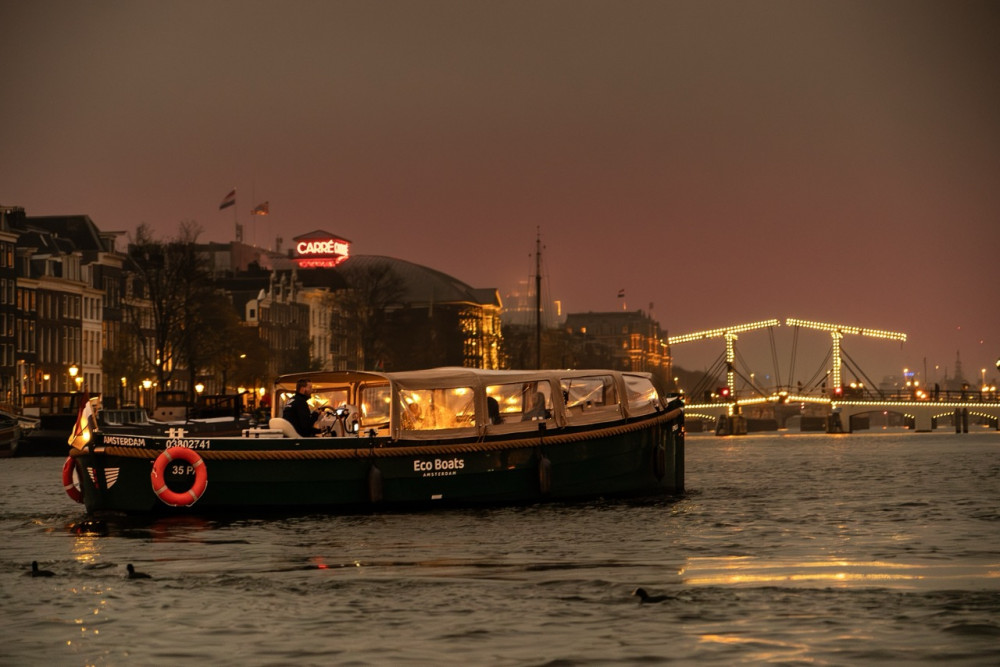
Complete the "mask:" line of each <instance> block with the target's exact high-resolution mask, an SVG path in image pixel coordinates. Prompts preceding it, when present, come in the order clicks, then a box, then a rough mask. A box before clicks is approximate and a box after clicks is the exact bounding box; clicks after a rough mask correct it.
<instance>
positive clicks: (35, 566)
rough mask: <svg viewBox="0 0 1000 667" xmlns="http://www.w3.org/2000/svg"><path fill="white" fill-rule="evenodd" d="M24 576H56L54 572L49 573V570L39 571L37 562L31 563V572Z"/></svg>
mask: <svg viewBox="0 0 1000 667" xmlns="http://www.w3.org/2000/svg"><path fill="white" fill-rule="evenodd" d="M24 574H26V575H27V576H29V577H54V576H56V573H55V572H50V571H49V570H39V569H38V561H37V560H33V561H31V572H25V573H24Z"/></svg>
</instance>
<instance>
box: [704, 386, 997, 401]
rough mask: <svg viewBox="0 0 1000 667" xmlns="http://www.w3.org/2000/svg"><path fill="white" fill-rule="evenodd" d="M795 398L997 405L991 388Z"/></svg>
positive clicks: (744, 396)
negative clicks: (985, 389) (984, 389)
mask: <svg viewBox="0 0 1000 667" xmlns="http://www.w3.org/2000/svg"><path fill="white" fill-rule="evenodd" d="M795 395H799V396H809V397H811V398H813V399H823V398H826V399H831V400H839V401H886V402H893V403H897V402H914V403H1000V392H998V391H996V390H993V389H992V388H991V389H990V390H987V391H983V390H981V389H964V390H960V389H951V390H948V389H939V390H937V391H935V390H933V389H932V390H930V391H927V392H925V391H923V390H919V389H895V390H891V391H889V390H882V391H872V390H868V389H865V390H858V389H850V388H847V387H845V388H844V392H843V394H841V395H839V396H835V395H833V394H831V393H830V392H808V393H807V392H803V393H802V394H798V393H797V392H795ZM699 398H703V400H697V401H692V399H693V397H691V398H689V399H688V400H689V402H695V403H699V404H704V403H719V404H727V403H732V402H734V401H746V400H750V399H755V398H756V399H761V398H767V399H768V400H773V401H775V402H778V403H781V402H785V400H786V399H787V400H788V402H791V403H794V402H795V398H794V396H787V395H783V394H781V393H776V394H774V395H772V396H771V397H762V396H761V395H760V393H759V392H756V391H749V390H746V391H744V390H736V391H735V392H733V395H732V396H731V397H728V396H719V395H717V394H708V393H706V395H705V396H704V397H699Z"/></svg>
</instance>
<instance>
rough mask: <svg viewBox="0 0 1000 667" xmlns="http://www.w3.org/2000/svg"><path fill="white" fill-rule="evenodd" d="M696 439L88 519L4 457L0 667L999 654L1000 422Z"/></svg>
mask: <svg viewBox="0 0 1000 667" xmlns="http://www.w3.org/2000/svg"><path fill="white" fill-rule="evenodd" d="M687 453H688V456H687V471H688V493H687V495H686V496H685V497H683V498H680V499H661V500H654V501H650V502H632V503H606V502H600V501H598V502H592V503H587V504H583V505H562V506H556V505H553V506H535V507H520V508H496V509H484V510H460V511H449V512H441V513H437V514H371V515H356V516H321V515H306V516H278V517H258V518H253V517H251V518H231V519H225V520H223V519H217V518H213V519H205V518H198V517H174V518H167V519H159V520H155V521H148V520H114V519H109V520H107V521H105V522H91V523H87V521H86V519H87V517H85V516H84V515H83V514H82V513H81V511H80V510H79V506H77V505H74V504H73V503H72V502H71V501H70V500H69V499H68V498H66V497H65V495H64V494H63V493H62V489H61V485H60V484H59V471H60V467H61V465H62V461H61V460H57V459H13V460H6V461H0V488H4V489H5V490H6V491H7V492H6V493H5V494H3V495H0V530H2V531H3V535H4V536H5V539H3V540H2V542H0V564H2V566H3V569H2V570H0V609H2V610H3V611H0V622H2V623H3V626H4V628H5V640H4V641H3V642H0V664H4V665H7V664H12V665H17V664H37V663H38V662H40V661H43V660H44V661H45V662H50V663H53V664H56V665H59V664H73V665H76V664H121V663H135V664H152V663H165V662H170V663H175V662H181V661H192V660H204V661H210V662H211V663H212V664H233V665H236V664H240V665H243V664H248V663H249V664H261V663H264V664H288V663H296V664H344V663H356V664H376V663H377V664H384V663H399V662H412V663H417V664H423V663H434V664H441V663H454V664H468V663H475V664H481V663H491V664H544V663H548V662H565V663H570V664H575V663H580V664H588V663H589V664H608V663H616V664H621V663H629V662H661V661H665V660H670V659H674V660H678V661H680V662H681V663H682V664H684V663H692V662H697V663H699V664H702V663H707V664H712V663H716V664H724V665H729V664H733V663H738V662H744V663H746V662H780V663H785V664H788V663H805V662H809V663H815V664H867V663H871V662H877V663H879V664H893V663H895V664H900V665H902V664H921V663H923V664H931V663H939V662H944V663H947V664H966V665H980V664H981V665H992V664H996V663H997V662H998V661H1000V622H998V619H1000V539H998V538H1000V457H998V456H997V454H998V453H1000V435H998V434H997V433H995V432H993V433H977V434H969V435H962V436H957V435H955V434H947V435H945V434H909V433H907V434H898V435H885V434H873V435H860V434H854V435H850V436H838V437H827V436H822V435H807V436H788V435H781V436H773V435H772V436H764V435H754V436H748V437H745V438H715V437H714V436H707V435H706V436H695V437H691V438H689V440H688V452H687ZM36 559H37V560H38V561H39V563H40V565H41V566H42V567H43V568H47V569H50V570H52V571H54V572H56V575H57V576H55V577H52V578H49V579H33V578H30V577H24V576H23V572H24V571H25V570H26V568H27V566H28V565H29V564H30V562H31V561H32V560H36ZM130 562H132V563H135V564H136V567H137V568H138V569H140V570H143V571H146V572H149V573H150V574H152V575H153V579H151V580H144V581H130V580H127V579H126V578H125V565H126V564H127V563H130ZM637 586H642V587H645V588H646V589H648V590H649V591H650V592H652V593H656V594H662V595H663V596H664V598H665V599H664V600H663V601H662V602H658V603H655V604H640V603H639V602H638V599H637V598H636V597H633V596H632V595H631V593H632V591H633V590H634V589H635V588H636V587H637Z"/></svg>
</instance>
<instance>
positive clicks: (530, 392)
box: [521, 382, 548, 422]
mask: <svg viewBox="0 0 1000 667" xmlns="http://www.w3.org/2000/svg"><path fill="white" fill-rule="evenodd" d="M524 405H525V406H529V407H528V409H527V410H526V411H524V412H523V413H522V414H521V421H523V422H528V421H531V420H533V419H545V418H546V417H547V416H548V415H547V414H546V411H545V394H543V393H542V392H540V391H538V385H537V384H536V383H534V382H529V383H528V384H526V385H525V386H524Z"/></svg>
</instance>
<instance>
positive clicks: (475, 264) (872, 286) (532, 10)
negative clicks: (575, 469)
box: [0, 0, 1000, 383]
mask: <svg viewBox="0 0 1000 667" xmlns="http://www.w3.org/2000/svg"><path fill="white" fill-rule="evenodd" d="M0 26H2V27H3V39H2V40H0V87H2V90H3V92H4V103H3V107H2V111H0V118H2V122H0V147H2V150H3V159H2V160H0V204H3V205H6V206H23V207H24V208H25V209H26V211H27V213H28V215H60V214H86V215H89V216H90V217H91V218H92V219H93V220H94V222H95V223H96V224H97V225H98V226H99V227H100V228H101V229H103V230H121V231H126V232H129V233H133V232H134V230H135V228H136V226H137V225H139V224H141V223H147V224H149V225H151V226H152V227H153V228H155V229H156V230H157V231H158V233H160V234H161V235H162V236H163V237H169V236H172V235H174V234H175V233H176V231H177V227H178V223H179V222H181V221H184V220H194V221H196V222H197V223H199V224H200V225H201V227H202V228H203V229H204V233H203V235H202V237H201V238H202V240H205V241H230V240H233V238H234V209H233V208H229V209H226V210H223V211H220V210H219V204H220V203H221V201H222V199H223V197H224V196H225V195H226V193H227V192H229V190H231V189H232V188H234V187H235V188H236V189H237V206H236V207H235V213H236V215H238V216H239V221H240V222H241V223H243V224H244V225H245V228H246V232H245V239H246V240H247V241H249V242H256V243H257V244H258V245H262V246H273V244H274V237H276V236H281V237H283V238H284V239H285V242H286V245H287V243H288V241H289V240H290V239H291V238H292V237H294V236H297V235H299V234H303V233H306V232H310V231H313V230H316V229H323V230H327V231H330V232H333V233H335V234H338V235H340V236H343V237H345V238H347V239H349V240H350V241H352V242H353V247H352V251H353V252H354V253H355V254H376V255H388V256H392V257H397V258H401V259H405V260H408V261H411V262H415V263H418V264H422V265H425V266H428V267H431V268H434V269H437V270H439V271H443V272H445V273H448V274H450V275H452V276H454V277H456V278H458V279H460V280H462V281H464V282H466V283H469V284H470V285H472V286H474V287H496V288H498V289H499V290H500V292H501V294H504V293H507V292H509V291H511V290H513V289H514V288H515V287H516V285H517V283H518V281H523V280H526V279H527V278H528V276H529V274H531V273H532V270H533V269H532V259H531V254H532V253H533V252H534V245H535V235H536V229H540V230H541V237H542V242H543V244H544V246H545V251H544V267H545V275H544V277H545V280H546V281H547V284H548V286H549V290H550V291H551V295H552V297H553V298H556V299H560V300H561V301H562V303H563V308H564V309H565V310H566V311H568V312H579V311H587V310H595V311H606V310H620V309H621V308H622V307H623V306H624V307H627V308H628V309H630V310H635V309H639V308H641V309H643V310H647V311H649V310H650V304H653V305H652V314H653V316H654V317H655V318H656V319H657V320H659V322H660V323H661V325H662V326H663V327H664V328H665V329H667V330H668V332H669V334H670V335H675V334H683V333H688V332H692V331H698V330H702V329H711V328H716V327H722V326H726V325H730V324H735V323H741V322H750V321H756V320H761V319H767V318H772V317H774V318H779V319H782V320H784V318H786V317H789V316H791V317H798V318H803V319H812V320H819V321H823V322H834V323H845V324H850V325H856V326H863V327H872V328H878V329H886V330H891V331H899V332H905V333H907V334H908V336H909V341H908V342H907V343H906V344H904V345H902V346H901V345H900V344H898V343H888V342H875V341H865V342H862V341H855V340H853V339H851V338H848V339H845V341H844V347H845V349H846V350H848V352H849V353H850V354H851V356H852V357H853V358H854V359H855V360H856V361H857V362H858V363H860V365H861V366H862V367H863V368H864V369H865V370H866V371H868V372H869V374H871V375H875V376H876V377H873V379H874V380H876V381H877V380H879V379H881V376H882V375H883V374H889V373H896V374H899V373H900V372H901V370H902V367H904V366H907V367H910V368H911V369H916V370H918V371H920V372H921V373H922V372H923V369H924V368H925V366H926V367H927V369H928V373H927V379H928V381H930V382H933V381H934V380H935V376H936V377H937V378H938V379H941V378H943V377H944V373H945V372H946V371H947V372H948V374H949V376H950V375H952V374H953V372H954V363H955V358H956V352H959V351H960V353H961V359H962V364H963V368H964V371H965V376H966V377H967V378H968V379H969V380H970V381H973V382H975V383H978V382H979V380H980V376H981V369H983V368H985V369H987V374H986V376H987V379H989V378H996V377H997V376H998V373H997V370H996V368H995V363H996V361H997V358H998V357H1000V270H998V261H1000V47H998V43H1000V42H998V40H1000V5H998V3H996V2H964V1H961V0H959V1H955V2H951V1H949V2H945V1H939V2H925V1H915V0H900V1H893V2H884V1H878V0H876V1H872V2H850V1H842V2H819V1H808V0H795V1H787V2H786V1H768V2H763V1H761V2H754V1H730V0H718V1H708V2H674V1H667V0H664V1H662V2H638V1H631V2H630V1H627V0H625V1H622V0H617V1H608V2H589V1H585V0H583V1H572V2H570V1H566V2H562V1H560V2H554V1H547V0H532V1H528V2H517V1H510V2H472V1H448V2H426V1H420V0H406V1H398V2H397V1H387V2H374V1H362V2H339V1H332V0H328V1H322V2H320V1H317V2H300V1H297V0H286V1H283V2H248V1H233V2H219V1H214V0H207V1H204V0H199V1H197V2H186V1H184V2H179V1H158V2H148V1H138V2H136V1H123V2H104V1H98V2H87V1H83V2H78V1H73V2H53V1H51V0H33V1H31V2H27V1H22V0H14V1H11V0H0ZM264 201H268V202H269V203H270V210H271V215H270V216H268V217H262V216H256V217H254V218H253V219H251V216H250V215H249V213H250V209H251V208H252V207H253V206H254V205H255V204H259V203H261V202H264ZM622 289H624V290H625V294H626V297H625V298H624V299H620V298H619V297H618V293H619V290H622ZM800 341H802V342H800V345H803V346H804V347H802V348H800V349H799V350H798V357H797V366H796V368H797V369H801V370H796V375H798V376H799V379H803V380H805V379H806V377H808V376H810V375H811V374H812V373H813V371H814V370H815V367H816V366H818V365H819V364H820V362H821V361H822V357H823V353H824V351H825V350H826V349H827V348H828V347H829V336H827V335H825V334H821V333H819V332H809V333H808V334H806V332H803V333H802V334H800ZM761 343H763V345H761ZM743 344H746V346H747V347H746V352H747V355H748V356H752V365H753V366H754V367H755V369H756V370H758V371H760V370H761V369H762V368H765V367H766V368H770V367H771V356H770V351H769V350H768V349H767V335H766V333H765V334H757V335H755V334H746V335H745V336H743V337H741V339H740V342H739V343H738V345H743ZM755 346H756V347H761V348H763V352H760V351H755V350H752V348H754V347H755ZM810 346H811V347H813V348H816V350H815V351H812V350H810V349H809V348H810ZM673 351H674V356H675V363H676V364H678V365H680V366H683V367H686V368H690V369H701V368H703V367H705V366H707V365H709V364H710V363H711V361H712V360H713V359H714V358H715V357H716V356H718V355H719V354H721V353H722V344H721V341H716V342H714V343H709V342H699V343H687V344H682V345H678V346H676V347H675V349H674V350H673ZM790 354H791V350H790V336H789V334H788V332H787V331H784V332H782V333H780V334H779V351H778V357H779V362H780V364H782V365H783V366H784V367H785V369H784V370H781V371H780V372H781V373H785V372H787V366H788V363H789V356H790ZM935 367H937V370H935ZM802 376H806V377H802Z"/></svg>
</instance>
